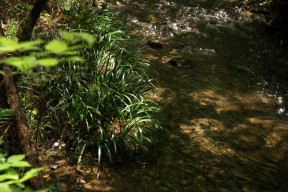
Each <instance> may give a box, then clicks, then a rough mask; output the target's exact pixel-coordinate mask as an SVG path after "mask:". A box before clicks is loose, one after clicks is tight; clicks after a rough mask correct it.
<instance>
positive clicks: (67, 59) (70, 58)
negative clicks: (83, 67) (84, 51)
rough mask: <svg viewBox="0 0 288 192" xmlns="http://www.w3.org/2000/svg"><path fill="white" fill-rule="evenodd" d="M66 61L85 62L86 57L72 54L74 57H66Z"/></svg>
mask: <svg viewBox="0 0 288 192" xmlns="http://www.w3.org/2000/svg"><path fill="white" fill-rule="evenodd" d="M64 61H71V62H84V61H85V59H83V58H81V57H78V56H72V57H67V58H65V59H64Z"/></svg>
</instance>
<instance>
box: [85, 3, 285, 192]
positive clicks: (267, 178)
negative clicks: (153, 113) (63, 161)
mask: <svg viewBox="0 0 288 192" xmlns="http://www.w3.org/2000/svg"><path fill="white" fill-rule="evenodd" d="M249 2H250V3H251V2H252V3H253V2H254V4H253V9H261V10H264V9H267V7H268V4H267V3H266V2H265V1H235V0H234V1H233V0H195V1H192V0H190V1H188V0H186V1H185V0H182V1H181V0H122V1H120V0H119V1H113V3H111V5H110V6H113V7H114V8H116V9H118V10H120V11H121V12H122V13H123V14H124V15H125V17H123V18H125V19H127V22H128V24H129V25H130V26H132V27H133V33H134V34H135V35H137V36H138V37H141V38H142V39H143V46H145V47H144V52H143V54H144V56H145V57H146V58H147V59H148V60H149V61H150V62H151V65H152V68H153V70H154V71H156V74H154V79H155V84H156V86H157V90H156V91H155V92H154V93H153V94H152V95H151V98H152V99H154V100H156V101H157V102H159V104H160V105H161V106H162V107H163V109H164V112H165V113H166V115H167V119H168V121H169V122H167V124H166V125H165V126H166V127H165V128H167V134H164V135H163V137H165V138H163V141H162V142H161V143H160V144H159V152H158V153H157V155H156V158H155V157H153V159H152V160H151V162H150V161H149V162H139V163H138V165H136V166H132V165H131V166H129V165H127V166H124V167H121V168H117V169H116V170H115V171H114V173H113V174H112V176H111V178H108V179H107V178H102V181H101V176H100V181H96V180H94V183H93V180H92V182H91V183H90V184H88V185H87V186H86V189H90V190H99V191H101V190H102V191H127V192H128V191H137V192H140V191H143V192H152V191H156V192H157V191H181V192H182V191H196V192H198V191H221V192H225V191H227V192H228V191H229V192H230V191H232V192H237V191H257V192H258V191H259V192H260V191H261V192H264V191H267V192H268V191H271V192H272V191H273V192H274V191H288V184H287V183H288V182H287V181H288V174H287V173H288V164H287V163H288V156H287V152H288V118H287V112H286V108H285V105H286V102H287V101H286V100H287V99H288V98H287V96H288V94H287V91H286V90H285V88H286V87H285V86H287V85H286V84H285V83H286V81H287V79H285V75H286V74H287V73H286V72H287V69H285V68H288V67H287V66H288V62H287V61H288V60H287V57H286V56H285V54H284V51H282V49H281V47H280V45H279V43H278V44H277V43H276V45H275V44H272V42H271V40H270V39H269V38H268V37H266V36H265V35H264V34H263V33H262V28H261V27H259V26H260V25H259V24H257V23H259V22H260V21H263V19H264V17H263V15H257V14H253V13H251V12H250V10H249V9H248V7H247V6H248V5H249V6H250V5H251V4H249ZM147 41H150V42H153V43H159V44H157V45H158V46H156V47H154V48H152V47H153V46H152V47H149V46H148V45H147V44H146V42H147ZM273 41H276V40H274V39H273ZM160 45H161V46H160ZM162 46H163V47H162ZM161 47H162V48H161ZM171 59H172V60H177V59H178V60H179V59H180V60H181V59H182V60H185V61H188V62H189V63H188V64H189V65H188V67H181V66H172V65H171V64H170V63H171V62H170V63H169V61H170V60H171ZM101 182H102V183H101ZM105 182H106V183H105Z"/></svg>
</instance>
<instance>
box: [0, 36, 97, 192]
mask: <svg viewBox="0 0 288 192" xmlns="http://www.w3.org/2000/svg"><path fill="white" fill-rule="evenodd" d="M61 37H62V39H61V40H60V39H55V40H52V41H50V42H48V43H46V44H44V45H43V41H41V40H35V41H29V42H18V41H17V40H13V39H9V38H5V37H1V38H0V54H7V53H10V57H6V58H4V59H2V60H0V64H6V65H10V66H13V67H16V69H19V70H20V71H21V73H26V74H31V72H32V70H33V69H34V68H36V67H37V66H39V67H51V66H55V65H58V63H59V62H75V61H77V62H80V61H83V59H82V58H81V57H79V56H78V53H79V52H78V50H79V49H81V48H83V43H82V42H83V41H84V42H86V43H87V44H88V45H92V44H93V43H94V38H93V36H92V35H90V34H87V33H65V32H64V33H62V34H61ZM86 47H87V46H86ZM43 48H44V49H43ZM16 52H17V53H16ZM18 53H23V54H21V55H20V56H19V54H18ZM24 53H25V54H24ZM6 56H7V55H6ZM0 72H1V74H2V75H3V76H4V78H5V75H7V74H5V72H4V71H0ZM16 73H18V72H17V71H16ZM35 111H36V110H33V112H34V113H36V112H35ZM13 116H14V113H13V112H12V111H11V110H10V109H2V108H0V126H3V125H5V124H7V123H8V122H9V120H10V119H11V118H12V117H13ZM24 158H25V156H24V155H12V156H10V157H8V158H6V157H5V155H4V154H3V153H2V152H1V153H0V191H1V192H2V191H3V192H10V191H11V192H12V191H13V192H14V191H16V192H17V191H23V190H24V191H31V190H30V189H29V188H25V185H24V182H25V181H27V180H29V179H31V178H32V177H34V176H36V175H37V174H38V172H39V171H41V170H42V168H33V169H31V170H29V171H24V172H23V174H22V175H21V174H19V170H20V169H22V168H26V167H30V165H29V164H28V162H27V161H24ZM42 191H46V190H42Z"/></svg>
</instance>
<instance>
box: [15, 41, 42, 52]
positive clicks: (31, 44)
mask: <svg viewBox="0 0 288 192" xmlns="http://www.w3.org/2000/svg"><path fill="white" fill-rule="evenodd" d="M42 42H43V41H42V40H35V41H25V42H21V43H18V45H17V49H18V50H20V51H28V50H29V51H32V50H39V49H40V48H39V47H38V45H39V44H41V43H42Z"/></svg>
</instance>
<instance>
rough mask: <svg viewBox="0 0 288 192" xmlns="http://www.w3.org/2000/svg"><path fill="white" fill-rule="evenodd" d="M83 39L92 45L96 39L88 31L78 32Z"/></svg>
mask: <svg viewBox="0 0 288 192" xmlns="http://www.w3.org/2000/svg"><path fill="white" fill-rule="evenodd" d="M80 35H81V37H82V38H83V40H85V41H86V42H87V43H88V45H89V46H91V45H93V44H94V43H95V41H96V39H95V37H94V36H93V35H91V34H89V33H81V34H80Z"/></svg>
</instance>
